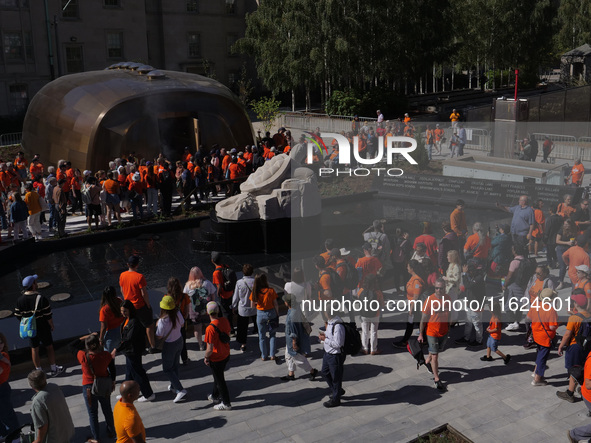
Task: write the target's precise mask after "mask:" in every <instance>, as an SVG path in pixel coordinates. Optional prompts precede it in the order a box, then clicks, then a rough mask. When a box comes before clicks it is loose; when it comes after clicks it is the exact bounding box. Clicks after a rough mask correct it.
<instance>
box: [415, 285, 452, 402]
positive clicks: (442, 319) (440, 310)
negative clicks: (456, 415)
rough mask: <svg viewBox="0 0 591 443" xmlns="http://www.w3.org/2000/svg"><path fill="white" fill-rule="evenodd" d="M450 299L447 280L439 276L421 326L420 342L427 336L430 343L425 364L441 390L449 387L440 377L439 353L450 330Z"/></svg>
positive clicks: (424, 308)
mask: <svg viewBox="0 0 591 443" xmlns="http://www.w3.org/2000/svg"><path fill="white" fill-rule="evenodd" d="M446 300H448V298H447V295H446V294H445V281H444V280H443V279H442V278H438V279H437V280H436V281H435V292H434V293H433V294H431V295H430V296H429V298H427V301H426V302H425V304H424V306H423V314H422V316H421V325H420V328H419V331H420V332H419V338H418V339H417V340H418V342H419V343H421V344H422V343H423V342H424V341H425V338H426V339H427V343H428V344H429V356H428V357H427V358H426V359H425V366H427V369H429V372H432V373H433V376H434V380H435V387H436V388H437V389H438V390H440V391H446V390H447V387H446V386H445V385H444V384H443V383H442V382H441V380H440V379H439V353H440V352H443V349H444V347H445V342H446V341H447V333H448V330H449V311H448V310H447V306H445V301H446Z"/></svg>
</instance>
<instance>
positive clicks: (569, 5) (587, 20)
mask: <svg viewBox="0 0 591 443" xmlns="http://www.w3.org/2000/svg"><path fill="white" fill-rule="evenodd" d="M555 40H556V41H555V47H556V51H557V52H558V53H560V54H562V53H564V52H566V51H569V50H571V49H574V48H577V47H579V46H581V45H583V44H585V43H589V44H591V0H562V1H561V2H560V6H559V7H558V12H557V32H556V36H555Z"/></svg>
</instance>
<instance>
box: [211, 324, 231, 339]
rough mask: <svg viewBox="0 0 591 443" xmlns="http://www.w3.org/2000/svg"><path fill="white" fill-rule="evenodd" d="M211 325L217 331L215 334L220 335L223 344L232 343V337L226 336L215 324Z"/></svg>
mask: <svg viewBox="0 0 591 443" xmlns="http://www.w3.org/2000/svg"><path fill="white" fill-rule="evenodd" d="M209 325H210V326H213V329H215V332H217V333H218V337H219V338H220V341H221V342H222V343H224V344H228V343H230V336H229V335H228V334H226V333H225V332H224V331H222V330H221V329H220V328H218V327H217V326H216V325H214V324H213V323H210V324H209Z"/></svg>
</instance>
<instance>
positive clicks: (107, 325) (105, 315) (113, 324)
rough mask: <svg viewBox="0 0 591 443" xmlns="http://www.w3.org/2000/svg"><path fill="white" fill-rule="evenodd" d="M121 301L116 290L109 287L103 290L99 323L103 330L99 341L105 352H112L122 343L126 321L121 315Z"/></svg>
mask: <svg viewBox="0 0 591 443" xmlns="http://www.w3.org/2000/svg"><path fill="white" fill-rule="evenodd" d="M121 303H123V300H121V299H120V298H119V297H117V293H116V292H115V288H114V287H113V286H107V287H105V289H103V296H102V297H101V309H100V312H99V321H100V322H101V330H100V332H99V340H100V342H101V345H102V346H103V349H104V350H105V351H108V352H111V351H112V350H113V349H115V348H116V347H117V346H119V343H121V323H123V322H124V321H125V319H124V318H123V316H122V315H121Z"/></svg>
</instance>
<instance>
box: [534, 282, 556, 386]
mask: <svg viewBox="0 0 591 443" xmlns="http://www.w3.org/2000/svg"><path fill="white" fill-rule="evenodd" d="M556 295H557V294H556V292H555V291H554V290H553V289H550V288H546V289H544V290H543V291H542V292H540V297H539V298H538V300H537V302H538V303H537V304H536V306H533V305H532V307H531V308H530V309H529V312H528V314H527V316H528V317H529V318H530V319H531V321H532V324H531V327H532V334H533V338H534V342H535V343H536V344H537V345H538V349H537V353H536V367H535V369H534V379H533V380H532V382H531V384H532V386H546V385H547V384H548V382H547V381H546V380H545V379H544V374H545V371H546V361H547V360H548V356H549V355H550V348H551V346H552V340H553V339H554V337H555V336H556V328H558V315H557V314H556V311H555V310H554V308H553V307H552V299H553V298H554V297H555V296H556Z"/></svg>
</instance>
